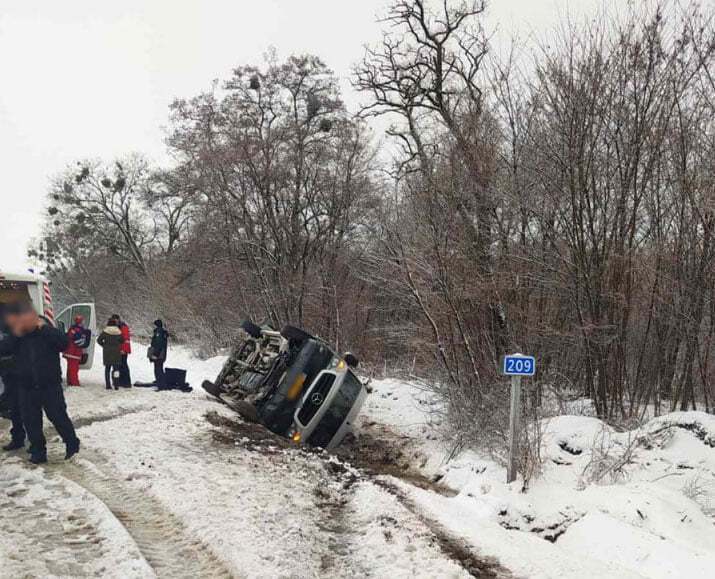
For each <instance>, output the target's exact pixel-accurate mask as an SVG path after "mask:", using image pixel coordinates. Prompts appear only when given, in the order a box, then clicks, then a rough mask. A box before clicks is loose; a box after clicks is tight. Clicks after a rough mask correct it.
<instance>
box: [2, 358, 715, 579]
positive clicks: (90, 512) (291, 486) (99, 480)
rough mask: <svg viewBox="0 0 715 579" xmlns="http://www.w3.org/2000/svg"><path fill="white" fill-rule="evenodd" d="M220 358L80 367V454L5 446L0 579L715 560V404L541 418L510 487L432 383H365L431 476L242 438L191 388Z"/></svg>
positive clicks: (711, 564) (709, 572)
mask: <svg viewBox="0 0 715 579" xmlns="http://www.w3.org/2000/svg"><path fill="white" fill-rule="evenodd" d="M132 362H133V367H132V369H133V378H134V379H135V380H148V379H150V377H151V369H150V367H149V365H148V364H147V363H146V362H145V361H143V360H141V357H140V356H135V357H134V360H132ZM222 362H223V360H222V359H221V358H215V359H211V360H207V361H199V360H197V359H195V358H193V357H192V356H191V355H190V354H189V353H188V352H187V351H184V350H181V349H175V350H174V351H173V352H172V356H171V359H170V364H169V365H172V366H177V367H185V368H188V369H189V375H188V380H189V382H191V383H192V385H194V387H196V389H195V390H194V392H192V393H189V394H184V393H179V392H162V393H158V392H154V391H153V390H147V389H136V388H135V389H131V390H120V391H118V392H114V391H109V392H108V391H105V390H104V388H103V386H102V381H103V377H102V368H101V367H100V366H99V365H96V366H95V369H94V370H92V371H91V372H89V373H86V374H84V375H83V376H82V378H83V383H84V386H83V387H81V388H78V389H71V390H69V391H68V392H67V399H68V405H69V408H70V414H71V415H72V416H73V417H74V418H75V420H76V422H77V423H78V425H79V427H80V428H79V435H80V437H81V439H82V443H83V448H82V452H81V454H80V455H79V456H78V457H77V458H76V459H74V460H73V461H71V462H70V463H65V462H64V461H62V448H61V443H60V442H59V441H58V440H57V439H56V438H55V437H54V436H53V437H51V438H50V464H49V465H47V466H44V467H39V468H33V467H30V466H29V465H28V464H27V462H26V461H25V457H24V456H23V455H22V453H17V454H12V455H5V456H3V457H2V458H0V462H1V464H0V509H1V510H0V577H8V578H10V577H13V578H16V577H117V578H119V577H121V578H132V577H154V576H160V577H233V576H235V577H266V578H268V577H271V578H274V577H286V578H288V577H291V578H292V577H295V578H303V577H440V578H441V577H469V576H475V575H476V576H509V575H510V573H511V574H512V575H513V576H519V577H712V576H713V569H715V526H714V523H715V519H713V502H712V501H713V490H714V489H713V486H714V485H715V448H713V444H715V418H713V417H711V416H707V415H703V414H699V413H689V414H678V415H671V416H669V417H665V418H661V419H658V420H655V421H652V422H651V423H649V424H648V426H647V427H646V428H645V429H643V431H642V432H639V433H637V434H635V433H631V434H617V433H614V432H612V431H610V430H608V429H607V428H605V427H604V426H603V424H602V423H600V422H599V421H597V420H595V419H593V418H585V417H561V418H559V419H555V420H552V421H550V423H549V424H548V427H547V429H546V435H545V440H544V450H543V456H544V465H545V466H544V473H543V476H542V477H541V478H540V479H539V480H538V481H536V482H534V483H533V484H532V485H531V488H530V490H529V492H528V493H526V494H524V493H521V492H520V488H521V485H519V484H513V485H506V484H505V483H504V478H505V473H504V469H503V468H501V467H500V466H498V465H497V464H495V463H494V462H492V461H491V460H489V459H487V458H485V457H482V456H479V455H476V454H474V453H463V454H462V455H460V456H457V457H454V458H453V459H452V460H450V461H449V462H445V456H446V454H447V450H448V448H449V446H448V444H446V443H445V442H443V441H441V440H440V439H439V437H438V435H437V434H436V431H435V430H433V429H432V428H430V427H429V426H428V424H427V423H428V421H429V419H430V417H431V413H430V409H431V408H432V406H433V404H432V403H431V402H430V400H429V398H428V397H427V396H426V395H424V394H423V393H421V392H420V391H419V390H417V389H416V388H415V387H413V386H411V385H409V384H405V383H401V382H397V381H390V380H384V381H378V382H376V383H374V387H375V393H374V394H373V395H371V397H370V398H369V401H368V403H367V405H366V408H365V413H364V419H363V426H362V429H363V431H364V438H368V437H371V436H376V437H379V438H381V439H382V440H383V443H384V444H387V445H390V444H394V446H395V447H396V448H398V447H399V448H400V449H401V454H402V456H403V457H404V458H406V460H408V461H409V462H410V464H411V466H412V467H413V468H414V470H415V471H420V470H421V472H422V473H423V474H424V479H425V480H426V481H427V480H429V479H430V478H432V477H433V475H438V476H439V477H441V480H440V484H442V485H444V487H447V488H443V489H441V490H440V489H438V488H436V487H434V488H432V487H430V486H429V485H425V484H419V485H418V486H415V484H411V482H412V481H411V478H410V477H409V476H401V475H400V474H399V473H395V474H396V476H393V475H390V474H385V473H382V474H380V473H379V472H377V473H376V472H368V471H366V470H365V469H364V468H362V467H360V468H353V466H351V465H350V464H348V463H346V462H345V461H344V460H343V459H338V458H335V457H330V456H328V455H326V454H325V453H314V452H309V451H303V450H300V449H296V448H292V447H290V446H288V445H286V444H282V443H281V441H279V440H277V439H273V438H271V437H262V436H258V437H256V436H255V431H254V430H252V429H251V428H245V429H244V426H245V425H244V426H242V425H241V424H240V423H239V422H236V417H235V416H234V415H233V414H232V413H231V412H229V411H228V410H227V409H226V408H224V407H223V406H221V405H219V404H217V403H216V402H214V401H212V400H210V399H209V398H208V397H207V396H206V395H205V394H204V393H203V391H202V390H201V389H200V387H198V385H199V384H200V382H201V380H203V379H204V378H213V377H214V376H215V375H216V374H217V373H218V370H219V369H220V366H221V364H222ZM207 413H215V414H214V415H213V416H214V418H213V419H212V420H211V422H209V421H207V419H206V414H207ZM221 417H225V418H226V419H227V421H226V425H228V426H226V427H225V428H222V427H220V426H215V424H222V422H221ZM668 421H670V422H672V423H673V424H674V426H673V425H669V424H668ZM212 423H213V424H214V425H212ZM232 425H233V426H232ZM0 427H1V428H3V429H4V427H5V424H4V423H3V424H1V425H0ZM242 429H243V430H242ZM50 432H51V433H53V432H52V431H50ZM594 448H595V449H597V451H598V452H596V453H594ZM594 458H598V460H594ZM605 466H608V467H610V468H605ZM597 467H598V468H597ZM584 473H585V474H584ZM597 478H599V479H600V480H598V481H597V482H594V481H595V479H597ZM450 489H451V490H450ZM497 561H498V563H497ZM475 569H479V571H475Z"/></svg>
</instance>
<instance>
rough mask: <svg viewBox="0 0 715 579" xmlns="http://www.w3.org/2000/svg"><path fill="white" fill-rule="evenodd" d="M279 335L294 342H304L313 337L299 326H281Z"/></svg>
mask: <svg viewBox="0 0 715 579" xmlns="http://www.w3.org/2000/svg"><path fill="white" fill-rule="evenodd" d="M281 336H283V337H284V338H285V339H286V340H288V341H295V342H306V341H308V340H310V339H311V338H312V337H313V336H311V335H310V334H309V333H308V332H305V331H303V330H301V329H300V328H296V327H295V326H283V329H282V330H281Z"/></svg>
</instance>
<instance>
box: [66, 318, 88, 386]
mask: <svg viewBox="0 0 715 579" xmlns="http://www.w3.org/2000/svg"><path fill="white" fill-rule="evenodd" d="M87 333H88V332H87V330H86V329H85V327H84V318H83V317H82V316H77V317H75V319H74V324H72V326H71V327H70V329H69V331H68V332H67V340H68V342H69V344H68V345H67V348H66V349H65V351H64V352H63V353H62V356H63V357H64V358H65V360H67V386H79V385H80V384H79V367H80V365H81V364H82V355H83V354H84V349H85V348H86V347H87V346H88V345H89V343H88V342H89V339H88V336H87Z"/></svg>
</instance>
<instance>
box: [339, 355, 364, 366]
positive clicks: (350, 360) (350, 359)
mask: <svg viewBox="0 0 715 579" xmlns="http://www.w3.org/2000/svg"><path fill="white" fill-rule="evenodd" d="M343 359H344V360H345V363H346V364H347V365H348V367H349V368H357V367H358V365H359V364H360V360H358V357H357V356H356V355H355V354H353V353H352V352H345V354H344V355H343Z"/></svg>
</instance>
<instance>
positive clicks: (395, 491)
mask: <svg viewBox="0 0 715 579" xmlns="http://www.w3.org/2000/svg"><path fill="white" fill-rule="evenodd" d="M370 480H371V482H372V483H374V484H376V485H377V486H379V487H380V488H382V489H383V490H385V491H387V492H388V493H390V494H391V495H392V496H394V497H395V498H396V499H397V501H398V502H399V503H400V504H401V505H402V506H403V507H405V508H406V509H407V510H408V511H410V512H411V513H412V514H413V515H414V516H415V517H417V518H418V519H419V520H420V521H421V522H422V523H423V524H424V525H425V526H426V527H427V528H428V529H429V530H430V532H431V533H432V534H433V535H434V537H435V539H436V540H437V544H438V545H439V547H440V549H441V550H442V552H443V553H444V554H445V555H447V556H448V557H449V558H450V559H452V560H453V561H455V562H456V563H459V565H460V566H461V567H462V568H463V569H464V570H465V571H466V572H467V573H469V574H470V575H471V576H472V577H493V578H498V579H509V578H511V577H513V575H512V574H511V572H510V571H509V570H507V569H505V568H504V567H502V566H501V565H500V564H499V563H498V562H497V561H496V560H493V559H489V558H484V557H479V556H477V555H476V554H475V553H474V549H473V547H471V546H470V545H469V543H467V542H466V541H464V540H462V539H458V538H456V537H454V536H452V535H451V534H450V533H449V532H448V531H447V530H446V529H445V528H444V527H443V526H442V525H441V524H440V523H438V522H437V521H435V520H434V519H432V518H430V517H428V516H427V515H425V514H424V512H423V511H422V509H420V508H419V507H418V506H417V505H416V504H415V502H414V501H413V500H412V499H411V498H410V497H409V496H408V495H407V493H405V492H403V491H402V490H401V489H400V488H399V487H398V486H397V485H396V484H394V483H392V482H390V481H389V480H387V479H385V478H383V477H372V478H371V479H370ZM407 484H409V483H407Z"/></svg>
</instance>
